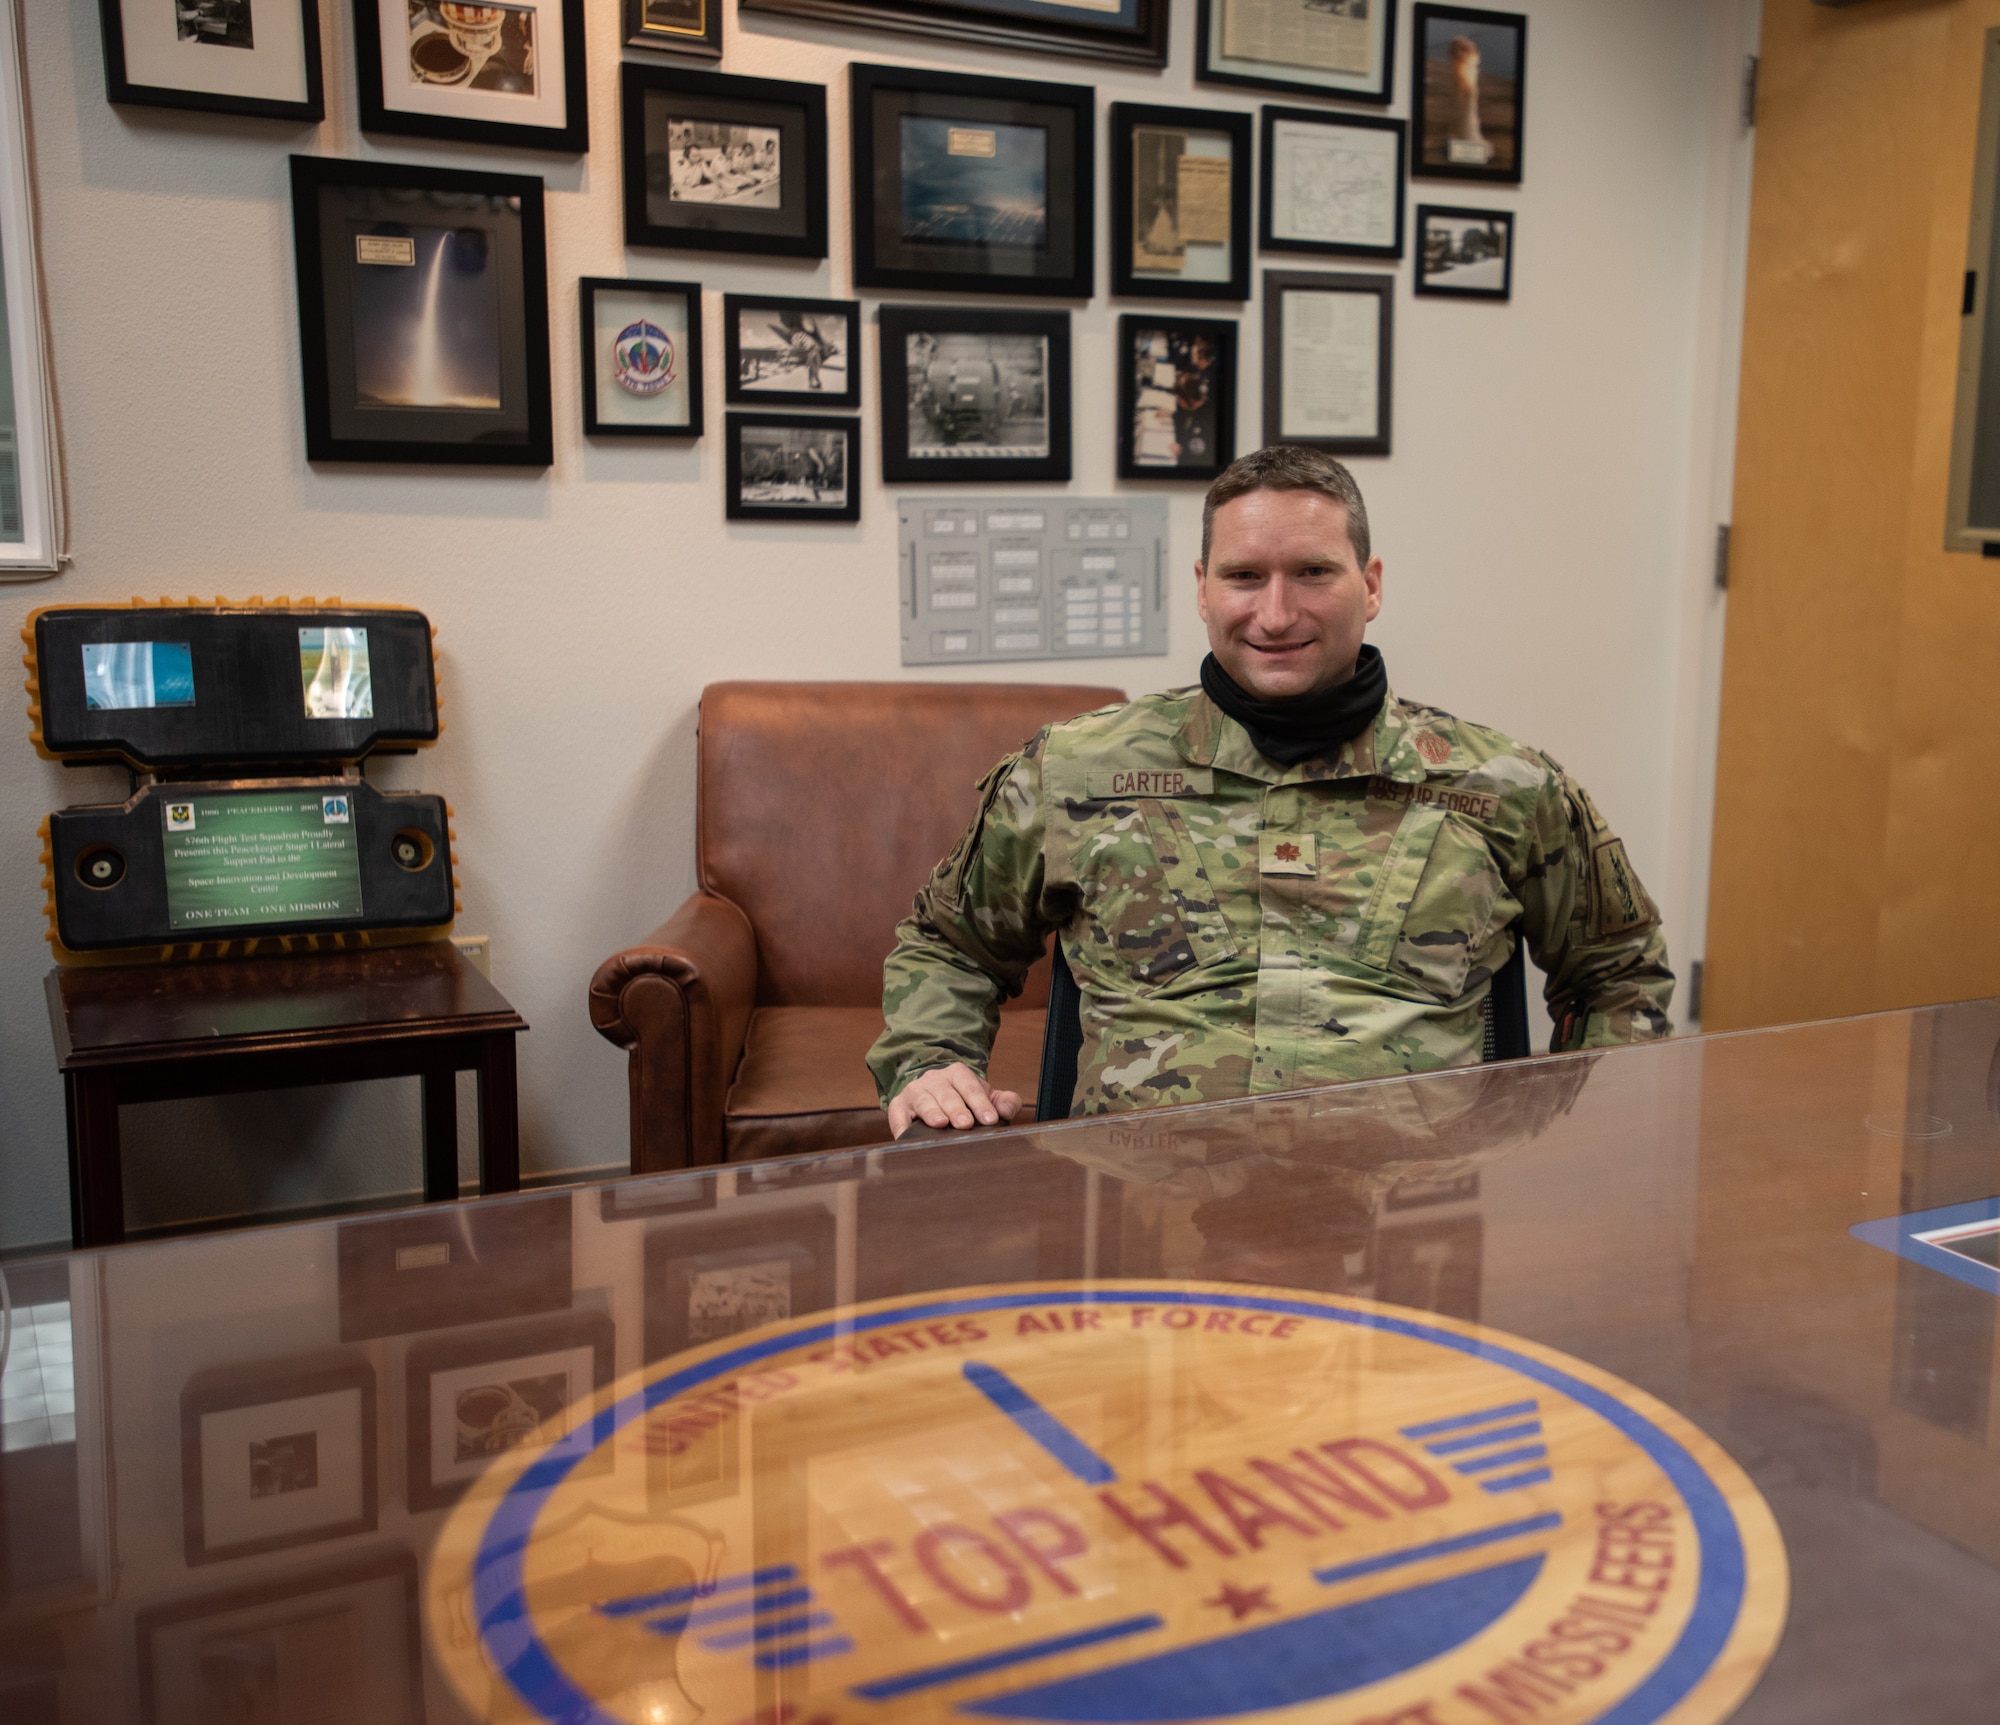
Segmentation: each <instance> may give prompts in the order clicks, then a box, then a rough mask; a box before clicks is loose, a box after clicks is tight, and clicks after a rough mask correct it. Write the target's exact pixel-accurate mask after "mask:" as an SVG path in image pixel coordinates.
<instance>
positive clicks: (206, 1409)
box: [181, 1355, 375, 1564]
mask: <svg viewBox="0 0 2000 1725" xmlns="http://www.w3.org/2000/svg"><path fill="white" fill-rule="evenodd" d="M181 1524H182V1535H183V1548H184V1550H185V1553H186V1556H187V1561H188V1562H189V1563H190V1564H198V1563H219V1562H221V1561H223V1560H224V1559H226V1558H232V1557H248V1556H250V1555H251V1554H252V1553H254V1552H260V1551H278V1550H282V1549H283V1548H284V1547H286V1546H293V1545H311V1544H314V1543H316V1542H317V1541H319V1540H323V1539H339V1538H342V1537H343V1536H345V1535H347V1534H353V1533H369V1532H372V1531H373V1530H374V1527H375V1368H374V1367H373V1366H371V1365H370V1364H369V1363H368V1362H367V1361H366V1360H365V1359H362V1358H360V1357H358V1356H355V1355H347V1356H334V1357H332V1358H321V1359H314V1360H303V1361H300V1362H299V1363H297V1364H296V1365H292V1364H284V1365H275V1366H262V1367H254V1368H248V1369H230V1370H222V1371H210V1372H198V1373H196V1374H195V1376H193V1377H192V1378H190V1379H189V1380H188V1382H187V1384H186V1386H185V1387H184V1388H183V1389H182V1391H181Z"/></svg>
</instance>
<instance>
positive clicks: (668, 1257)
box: [642, 421, 835, 1365]
mask: <svg viewBox="0 0 2000 1725" xmlns="http://www.w3.org/2000/svg"><path fill="white" fill-rule="evenodd" d="M819 423H821V424H825V423H827V422H826V421H820V422H819ZM743 1210H748V1211H750V1212H752V1213H751V1214H749V1215H743V1214H740V1213H739V1212H740V1211H743ZM834 1240H835V1229H834V1220H833V1212H832V1211H831V1210H830V1209H828V1208H827V1207H826V1206H825V1205H824V1204H818V1203H813V1204H797V1203H779V1204H771V1205H768V1206H766V1205H763V1204H743V1203H739V1204H736V1205H732V1206H725V1207H722V1208H719V1209H718V1210H716V1211H715V1212H713V1213H712V1214H711V1215H709V1216H704V1217H703V1218H702V1219H701V1220H699V1221H692V1222H683V1223H666V1224H660V1225H656V1226H654V1227H653V1228H651V1229H649V1230H648V1231H647V1234H646V1243H645V1248H644V1251H643V1254H642V1256H643V1259H644V1283H645V1326H646V1328H645V1351H646V1363H647V1364H648V1365H657V1364H658V1363H660V1362H661V1361H663V1360H668V1359H671V1358H673V1356H674V1355H676V1354H681V1353H685V1352H686V1351H687V1350H688V1349H689V1348H695V1347H700V1346H702V1345H704V1344H705V1343H708V1342H713V1341H717V1340H720V1339H721V1338H722V1337H724V1336H730V1335H737V1334H740V1333H741V1332H743V1331H744V1330H750V1329H755V1328H757V1327H758V1326H759V1325H761V1324H764V1323H775V1322H777V1321H778V1320H779V1319H781V1318H796V1317H800V1316H803V1315H804V1314H805V1313H808V1312H819V1311H824V1310H825V1309H826V1308H827V1307H829V1306H831V1305H832V1304H833V1299H834V1286H835V1278H834ZM779 1306H782V1307H783V1308H784V1309H783V1310H782V1311H780V1310H778V1309H777V1308H778V1307H779Z"/></svg>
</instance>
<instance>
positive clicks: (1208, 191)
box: [1111, 102, 1250, 300]
mask: <svg viewBox="0 0 2000 1725" xmlns="http://www.w3.org/2000/svg"><path fill="white" fill-rule="evenodd" d="M1111 291H1112V292H1113V293H1119V294H1145V295H1151V296H1154V297H1157V298H1161V299H1237V300H1240V299H1248V298H1249V297H1250V116H1249V115H1248V114H1232V113H1224V112H1221V111H1211V110H1208V109H1204V108H1153V107H1146V106H1143V105H1141V104H1139V103H1135V102H1113V103H1112V104H1111Z"/></svg>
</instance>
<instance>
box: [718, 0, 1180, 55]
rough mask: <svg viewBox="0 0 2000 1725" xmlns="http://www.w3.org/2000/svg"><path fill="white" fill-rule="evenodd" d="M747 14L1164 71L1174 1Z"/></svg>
mask: <svg viewBox="0 0 2000 1725" xmlns="http://www.w3.org/2000/svg"><path fill="white" fill-rule="evenodd" d="M740 4H741V6H742V8H743V10H744V11H746V12H775V13H779V14H782V15H784V16H786V17H791V18H810V19H812V20H814V21H815V22H817V23H821V24H837V25H857V26H859V27H860V28H862V29H866V30H893V31H895V32H896V33H897V34H898V35H905V36H908V35H915V36H932V37H938V38H941V39H943V40H945V41H948V42H963V43H967V44H970V45H972V46H975V47H981V48H998V49H1000V50H1001V51H1002V52H1003V53H1028V54H1060V55H1063V56H1066V57H1068V58H1070V59H1077V60H1103V61H1109V62H1110V63H1111V64H1113V65H1119V66H1164V65H1165V64H1166V63H1167V27H1168V23H1169V21H1170V18H1171V16H1172V0H1118V4H1117V5H1116V6H1115V7H1112V8H1110V9H1109V10H1108V11H1107V9H1106V8H1105V7H1103V6H1084V5H1076V4H1066V3H1065V0H1040V3H1039V4H1037V5H1036V6H1035V7H1034V8H1033V12H1032V16H1031V15H1030V14H1029V9H1028V8H1026V7H1024V6H1021V5H1018V4H1014V3H1010V0H955V3H951V4H943V5H937V4H932V3H931V0H740Z"/></svg>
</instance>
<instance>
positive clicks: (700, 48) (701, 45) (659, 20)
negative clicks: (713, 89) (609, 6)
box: [623, 0, 722, 60]
mask: <svg viewBox="0 0 2000 1725" xmlns="http://www.w3.org/2000/svg"><path fill="white" fill-rule="evenodd" d="M623 6H624V19H625V37H624V41H625V46H626V47H628V48H649V49H654V50H657V51H658V52H660V53H663V54H688V55H692V56H695V57H697V58H699V59H703V60H720V59H721V58H722V0H623Z"/></svg>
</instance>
